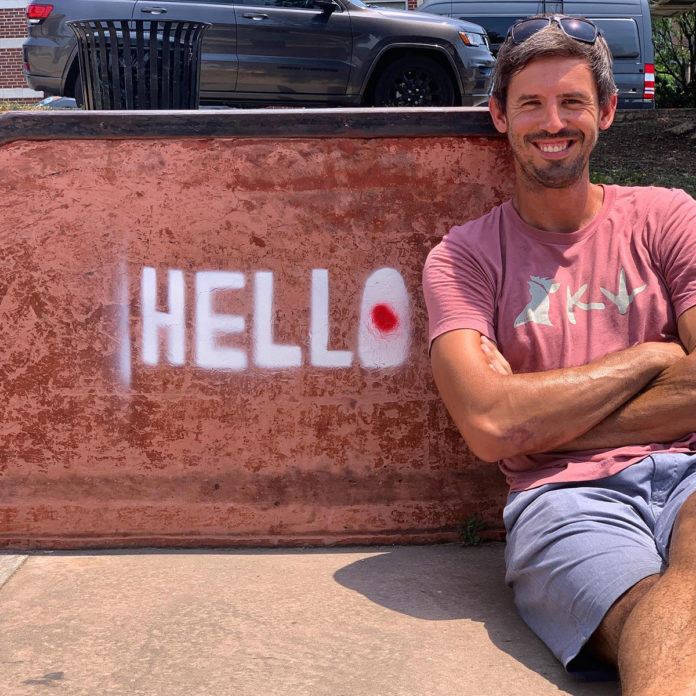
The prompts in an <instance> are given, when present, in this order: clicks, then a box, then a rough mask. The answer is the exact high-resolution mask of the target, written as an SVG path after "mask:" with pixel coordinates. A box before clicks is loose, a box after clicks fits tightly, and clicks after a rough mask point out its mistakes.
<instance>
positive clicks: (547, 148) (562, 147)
mask: <svg viewBox="0 0 696 696" xmlns="http://www.w3.org/2000/svg"><path fill="white" fill-rule="evenodd" d="M567 147H568V144H567V143H566V144H565V145H539V149H540V150H541V151H542V152H562V151H563V150H565V149H567Z"/></svg>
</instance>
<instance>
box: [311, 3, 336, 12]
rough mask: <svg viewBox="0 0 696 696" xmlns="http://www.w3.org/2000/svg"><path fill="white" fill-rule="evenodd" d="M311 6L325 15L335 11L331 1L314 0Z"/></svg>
mask: <svg viewBox="0 0 696 696" xmlns="http://www.w3.org/2000/svg"><path fill="white" fill-rule="evenodd" d="M312 5H314V7H318V8H319V9H321V10H323V11H324V13H325V14H331V13H332V12H333V11H334V10H335V9H336V5H335V4H334V2H333V0H314V1H313V2H312Z"/></svg>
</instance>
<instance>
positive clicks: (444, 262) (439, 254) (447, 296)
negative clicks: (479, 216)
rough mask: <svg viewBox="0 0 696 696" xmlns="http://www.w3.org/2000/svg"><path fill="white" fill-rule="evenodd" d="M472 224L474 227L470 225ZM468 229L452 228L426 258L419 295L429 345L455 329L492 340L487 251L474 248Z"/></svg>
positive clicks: (492, 300) (492, 309)
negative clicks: (424, 310)
mask: <svg viewBox="0 0 696 696" xmlns="http://www.w3.org/2000/svg"><path fill="white" fill-rule="evenodd" d="M474 224H475V223H474ZM467 228H468V226H464V227H454V228H452V229H451V230H450V232H449V234H448V235H446V236H445V238H444V239H443V240H442V242H440V244H438V245H437V246H436V247H435V248H434V249H433V250H432V251H431V252H430V254H429V255H428V258H427V260H426V262H425V267H424V269H423V294H424V295H425V304H426V307H427V309H428V323H429V332H428V333H429V345H430V346H432V343H433V341H434V340H435V339H436V338H437V337H438V336H440V335H442V334H444V333H446V332H448V331H454V330H455V329H475V330H476V331H478V332H480V333H482V334H484V335H486V336H488V337H489V338H491V339H492V340H494V341H495V340H496V339H495V329H494V316H495V296H496V291H495V279H494V277H493V274H492V273H491V270H490V268H488V265H489V264H488V263H487V262H486V255H487V252H488V250H486V249H482V248H481V247H480V246H478V245H477V243H476V241H475V238H476V235H467V234H466V232H467Z"/></svg>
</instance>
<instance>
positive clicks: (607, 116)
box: [599, 94, 618, 130]
mask: <svg viewBox="0 0 696 696" xmlns="http://www.w3.org/2000/svg"><path fill="white" fill-rule="evenodd" d="M617 101H618V98H617V96H616V95H615V94H612V95H611V99H610V100H609V103H608V104H607V105H606V106H602V107H600V109H599V130H606V129H607V128H609V126H611V124H612V123H613V122H614V114H615V113H616V103H617Z"/></svg>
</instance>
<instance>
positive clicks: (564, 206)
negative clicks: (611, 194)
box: [512, 177, 604, 233]
mask: <svg viewBox="0 0 696 696" xmlns="http://www.w3.org/2000/svg"><path fill="white" fill-rule="evenodd" d="M512 202H513V205H514V206H515V209H516V210H517V212H518V213H519V215H520V217H521V218H522V219H523V220H524V221H525V222H526V223H527V224H528V225H531V226H532V227H536V228H537V229H540V230H545V231H547V232H563V233H569V232H576V231H577V230H580V229H582V228H583V227H585V225H588V224H589V223H590V222H592V220H594V218H595V216H596V215H597V213H599V211H600V209H601V207H602V203H603V202H604V190H603V189H602V187H601V186H597V185H596V184H591V183H590V182H589V179H583V180H582V181H581V182H578V183H577V184H574V185H573V186H571V187H569V188H562V189H553V188H541V187H534V188H533V187H530V186H525V185H524V183H521V182H520V179H519V177H518V180H517V184H516V186H515V191H514V194H513V199H512Z"/></svg>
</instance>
